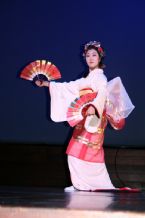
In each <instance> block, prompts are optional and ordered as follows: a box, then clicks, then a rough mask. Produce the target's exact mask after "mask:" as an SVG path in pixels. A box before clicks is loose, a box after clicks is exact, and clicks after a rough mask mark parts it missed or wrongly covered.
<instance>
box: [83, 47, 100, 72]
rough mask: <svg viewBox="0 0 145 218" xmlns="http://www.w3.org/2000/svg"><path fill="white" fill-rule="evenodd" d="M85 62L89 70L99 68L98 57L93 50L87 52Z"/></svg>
mask: <svg viewBox="0 0 145 218" xmlns="http://www.w3.org/2000/svg"><path fill="white" fill-rule="evenodd" d="M86 62H87V65H88V67H89V69H90V70H93V69H95V68H98V67H99V62H100V57H99V55H98V52H97V51H96V50H95V49H90V50H88V51H87V53H86Z"/></svg>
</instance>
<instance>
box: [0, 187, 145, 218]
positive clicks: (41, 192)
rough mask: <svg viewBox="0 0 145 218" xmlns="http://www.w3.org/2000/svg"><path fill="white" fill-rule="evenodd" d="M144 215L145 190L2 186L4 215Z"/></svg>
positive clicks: (0, 195) (117, 217) (86, 217)
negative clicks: (72, 189)
mask: <svg viewBox="0 0 145 218" xmlns="http://www.w3.org/2000/svg"><path fill="white" fill-rule="evenodd" d="M28 217H30V218H34V217H35V218H47V217H50V218H56V217H59V218H65V217H66V218H71V217H73V218H75V217H78V218H82V217H83V218H95V217H97V218H143V217H145V192H144V191H142V192H138V193H127V192H111V191H104V192H83V191H75V192H67V193H65V192H64V191H63V188H28V187H27V188H26V187H25V188H24V187H0V218H28Z"/></svg>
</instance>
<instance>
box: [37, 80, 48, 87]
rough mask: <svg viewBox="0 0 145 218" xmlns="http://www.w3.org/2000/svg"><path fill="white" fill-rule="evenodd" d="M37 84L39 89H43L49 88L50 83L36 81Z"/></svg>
mask: <svg viewBox="0 0 145 218" xmlns="http://www.w3.org/2000/svg"><path fill="white" fill-rule="evenodd" d="M35 84H36V85H37V86H39V87H43V86H46V87H49V82H48V81H43V80H36V81H35Z"/></svg>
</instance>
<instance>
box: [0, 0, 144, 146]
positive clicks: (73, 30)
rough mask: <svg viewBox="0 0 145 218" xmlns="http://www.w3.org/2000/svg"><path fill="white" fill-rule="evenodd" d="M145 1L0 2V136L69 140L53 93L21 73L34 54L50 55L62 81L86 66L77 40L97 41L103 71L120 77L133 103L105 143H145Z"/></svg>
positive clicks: (39, 56)
mask: <svg viewBox="0 0 145 218" xmlns="http://www.w3.org/2000/svg"><path fill="white" fill-rule="evenodd" d="M144 39H145V3H144V1H143V0H139V1H138V0H136V1H135V0H128V1H126V0H122V1H121V0H120V1H115V0H110V1H107V0H106V1H98V0H86V1H83V0H80V1H75V0H74V1H67V0H65V1H63V0H62V1H49V0H41V1H37V0H35V1H34V0H30V1H28V0H25V1H24V0H19V1H18V0H13V1H10V0H9V1H8V0H2V1H0V81H1V83H0V98H1V102H0V141H1V142H22V143H46V144H52V143H53V144H64V143H65V142H66V140H67V139H68V135H69V133H70V127H69V126H68V125H67V124H66V123H54V122H52V121H51V120H50V116H49V112H50V111H49V107H50V105H49V101H50V99H49V93H48V90H47V89H46V88H38V87H35V86H34V85H33V84H32V83H31V82H29V81H25V80H22V79H20V78H19V74H20V71H21V69H22V68H23V67H24V66H25V65H26V64H28V63H29V62H31V61H33V60H36V59H47V60H50V61H52V62H53V63H54V64H55V65H56V66H57V67H58V68H59V69H60V71H61V74H62V79H61V80H60V81H70V80H74V79H76V78H79V77H80V76H81V74H82V72H83V71H84V65H83V64H82V62H81V59H80V46H81V45H82V44H84V43H85V42H87V41H90V40H99V41H101V42H102V45H103V46H104V48H105V50H106V60H105V64H106V65H107V67H106V69H105V74H106V76H107V78H108V80H109V79H111V78H113V77H116V76H120V77H121V79H122V81H123V84H124V86H125V87H126V89H127V92H128V94H129V96H130V98H131V100H132V102H133V104H134V105H135V106H136V108H135V110H134V111H133V112H132V114H131V115H130V116H129V117H128V118H127V120H126V127H125V128H124V129H123V130H122V131H112V130H111V129H109V128H108V129H107V131H106V138H105V144H107V145H113V146H118V145H128V146H130V145H133V146H145V116H144V111H145V92H144V83H145V58H144V57H145V52H144V51H145V42H144Z"/></svg>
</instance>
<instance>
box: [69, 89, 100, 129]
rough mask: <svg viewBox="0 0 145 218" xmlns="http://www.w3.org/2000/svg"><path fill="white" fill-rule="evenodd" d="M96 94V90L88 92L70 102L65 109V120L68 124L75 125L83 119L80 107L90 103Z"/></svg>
mask: <svg viewBox="0 0 145 218" xmlns="http://www.w3.org/2000/svg"><path fill="white" fill-rule="evenodd" d="M96 96H97V93H96V92H93V93H88V94H85V95H82V96H81V97H79V98H76V99H75V100H74V101H73V102H71V104H70V106H69V108H68V110H67V122H68V123H69V125H70V126H72V127H73V126H75V125H76V124H78V123H79V122H80V121H81V120H82V119H83V116H82V109H83V108H84V107H85V106H87V105H88V104H90V102H92V101H93V100H94V98H95V97H96Z"/></svg>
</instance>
